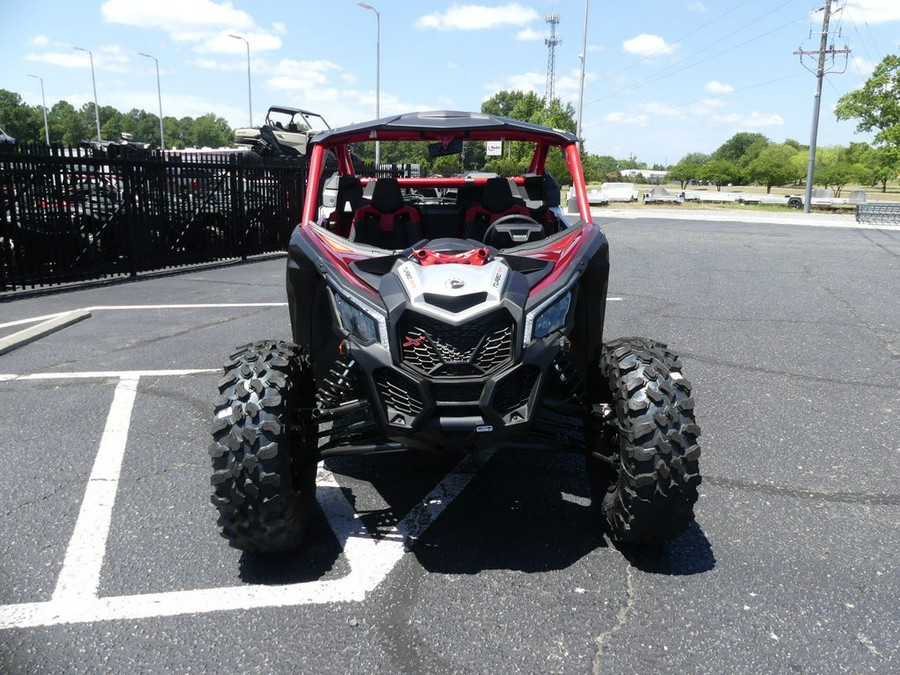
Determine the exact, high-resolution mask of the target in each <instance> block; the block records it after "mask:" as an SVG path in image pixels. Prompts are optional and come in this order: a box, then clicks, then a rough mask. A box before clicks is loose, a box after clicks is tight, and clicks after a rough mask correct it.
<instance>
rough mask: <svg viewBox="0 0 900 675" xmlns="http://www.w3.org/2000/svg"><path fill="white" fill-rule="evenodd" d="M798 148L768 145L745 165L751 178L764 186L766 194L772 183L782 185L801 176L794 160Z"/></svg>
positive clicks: (785, 145) (769, 190)
mask: <svg viewBox="0 0 900 675" xmlns="http://www.w3.org/2000/svg"><path fill="white" fill-rule="evenodd" d="M797 153H798V150H797V149H796V148H793V147H791V146H790V145H787V144H782V145H768V146H766V147H765V148H763V149H762V151H761V152H760V153H759V155H757V157H756V159H754V160H753V161H751V162H750V164H749V165H748V166H747V173H748V175H749V177H750V179H751V180H753V181H755V182H757V183H761V184H763V185H765V186H766V194H769V193H771V192H772V186H773V185H784V184H785V183H789V182H791V181H795V180H797V179H798V178H801V177H802V176H803V174H802V173H800V172H798V167H797V165H796V164H795V162H794V158H795V157H796V155H797Z"/></svg>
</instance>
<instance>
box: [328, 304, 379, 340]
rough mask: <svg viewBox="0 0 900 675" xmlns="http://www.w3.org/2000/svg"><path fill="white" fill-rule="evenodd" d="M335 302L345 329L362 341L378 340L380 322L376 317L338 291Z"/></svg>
mask: <svg viewBox="0 0 900 675" xmlns="http://www.w3.org/2000/svg"><path fill="white" fill-rule="evenodd" d="M334 304H335V305H336V306H337V311H338V317H339V318H340V320H341V326H342V327H343V328H344V330H346V331H348V332H349V333H350V334H351V335H353V336H354V337H356V338H357V339H358V340H359V341H360V342H365V343H371V342H377V341H378V324H377V323H376V322H375V319H373V318H372V317H371V316H369V315H368V314H366V313H365V312H364V311H363V310H361V309H360V308H359V307H357V306H356V305H353V304H351V303H350V301H349V300H347V298H345V297H344V296H342V295H340V294H338V293H335V294H334Z"/></svg>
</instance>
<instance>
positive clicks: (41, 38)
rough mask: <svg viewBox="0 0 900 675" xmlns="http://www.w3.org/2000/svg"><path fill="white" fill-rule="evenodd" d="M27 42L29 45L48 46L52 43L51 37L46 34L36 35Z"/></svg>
mask: <svg viewBox="0 0 900 675" xmlns="http://www.w3.org/2000/svg"><path fill="white" fill-rule="evenodd" d="M27 44H28V46H29V47H46V46H47V45H49V44H50V38H48V37H47V36H46V35H35V36H34V37H33V38H31V39H30V40H29V41H28V43H27Z"/></svg>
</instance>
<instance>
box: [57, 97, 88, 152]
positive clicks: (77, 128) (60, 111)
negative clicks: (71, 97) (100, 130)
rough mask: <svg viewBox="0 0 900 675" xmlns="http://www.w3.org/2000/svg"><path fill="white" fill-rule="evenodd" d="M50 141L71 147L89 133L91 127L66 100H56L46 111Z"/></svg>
mask: <svg viewBox="0 0 900 675" xmlns="http://www.w3.org/2000/svg"><path fill="white" fill-rule="evenodd" d="M47 123H48V125H49V126H50V142H51V143H62V144H63V145H65V146H68V147H72V146H75V145H78V144H79V143H80V142H81V140H82V139H83V138H87V137H89V136H90V135H91V127H90V126H88V125H86V124H85V121H84V117H83V116H82V115H80V114H79V113H78V111H77V110H75V108H74V107H73V106H72V104H71V103H69V102H68V101H58V102H57V103H56V104H55V105H54V106H53V107H52V108H50V112H49V113H47Z"/></svg>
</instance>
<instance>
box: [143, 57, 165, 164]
mask: <svg viewBox="0 0 900 675" xmlns="http://www.w3.org/2000/svg"><path fill="white" fill-rule="evenodd" d="M138 55H139V56H146V57H147V58H148V59H153V61H154V63H156V98H157V99H158V101H159V149H160V151H161V152H164V151H165V149H166V137H165V134H164V132H163V115H162V90H161V89H160V88H159V60H158V59H157V58H156V57H155V56H152V55H151V54H145V53H144V52H138Z"/></svg>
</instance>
